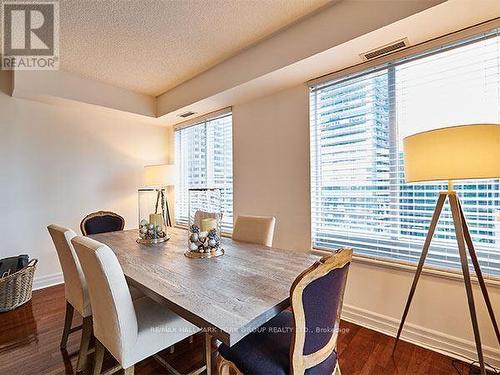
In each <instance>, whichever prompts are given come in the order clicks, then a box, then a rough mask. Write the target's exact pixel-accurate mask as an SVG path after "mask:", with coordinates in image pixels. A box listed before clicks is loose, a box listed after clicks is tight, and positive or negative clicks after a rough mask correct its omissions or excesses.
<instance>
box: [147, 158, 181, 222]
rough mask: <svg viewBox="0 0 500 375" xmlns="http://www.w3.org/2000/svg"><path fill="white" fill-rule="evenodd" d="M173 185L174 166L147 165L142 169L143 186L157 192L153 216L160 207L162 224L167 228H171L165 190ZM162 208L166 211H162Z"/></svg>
mask: <svg viewBox="0 0 500 375" xmlns="http://www.w3.org/2000/svg"><path fill="white" fill-rule="evenodd" d="M174 184H175V165H174V164H160V165H148V166H145V167H144V185H145V186H148V187H152V188H155V189H156V190H157V195H156V205H155V214H158V208H159V207H160V209H161V216H162V217H163V223H164V225H166V226H169V227H171V226H172V220H171V219H170V210H169V208H168V197H166V196H165V192H166V190H165V189H166V188H167V187H168V186H173V185H174ZM163 207H165V208H166V209H165V210H164V209H163Z"/></svg>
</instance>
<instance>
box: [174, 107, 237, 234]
mask: <svg viewBox="0 0 500 375" xmlns="http://www.w3.org/2000/svg"><path fill="white" fill-rule="evenodd" d="M232 131H233V127H232V116H231V114H226V115H223V116H221V117H217V118H213V119H209V120H206V121H203V122H201V123H199V124H196V125H192V126H189V127H185V128H180V129H176V130H175V164H176V167H177V176H178V184H177V186H176V189H175V223H176V224H177V225H188V215H189V213H188V209H189V208H188V206H189V191H188V189H191V188H218V189H220V191H221V199H222V211H223V216H222V218H223V219H222V230H223V232H228V233H230V232H232V228H233V141H232V139H233V137H232Z"/></svg>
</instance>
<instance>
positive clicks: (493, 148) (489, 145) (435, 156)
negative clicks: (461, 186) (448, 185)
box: [403, 124, 500, 182]
mask: <svg viewBox="0 0 500 375" xmlns="http://www.w3.org/2000/svg"><path fill="white" fill-rule="evenodd" d="M403 149H404V164H405V178H406V181H407V182H417V181H434V180H464V179H481V178H497V177H500V125H498V124H474V125H462V126H453V127H449V128H442V129H436V130H431V131H426V132H422V133H418V134H415V135H411V136H409V137H406V138H405V139H404V140H403Z"/></svg>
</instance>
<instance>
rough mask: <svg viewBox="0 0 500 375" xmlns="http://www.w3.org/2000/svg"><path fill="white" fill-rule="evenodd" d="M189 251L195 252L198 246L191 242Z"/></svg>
mask: <svg viewBox="0 0 500 375" xmlns="http://www.w3.org/2000/svg"><path fill="white" fill-rule="evenodd" d="M189 250H191V251H196V250H198V245H197V244H196V243H194V242H191V243H190V244H189Z"/></svg>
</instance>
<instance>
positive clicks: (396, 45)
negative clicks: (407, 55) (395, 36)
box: [360, 38, 410, 61]
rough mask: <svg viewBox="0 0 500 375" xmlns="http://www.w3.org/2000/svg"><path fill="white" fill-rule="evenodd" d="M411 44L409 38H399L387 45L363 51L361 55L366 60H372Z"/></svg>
mask: <svg viewBox="0 0 500 375" xmlns="http://www.w3.org/2000/svg"><path fill="white" fill-rule="evenodd" d="M409 46H410V42H409V41H408V38H403V39H400V40H397V41H395V42H392V43H389V44H386V45H385V46H382V47H379V48H376V49H372V50H371V51H368V52H365V53H362V54H361V55H360V56H361V58H362V59H363V60H364V61H367V60H372V59H375V58H377V57H380V56H383V55H387V54H389V53H391V52H394V51H398V50H400V49H403V48H406V47H409Z"/></svg>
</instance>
